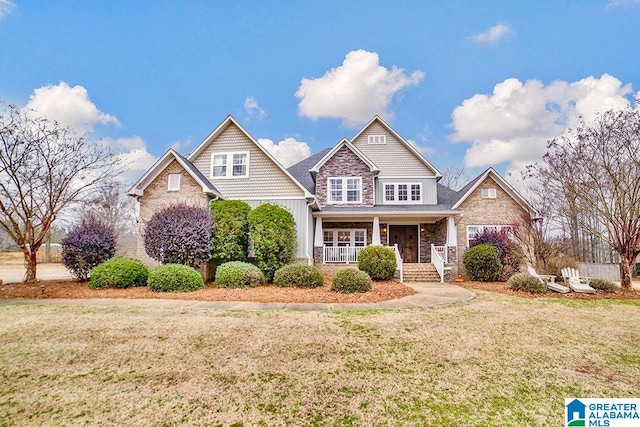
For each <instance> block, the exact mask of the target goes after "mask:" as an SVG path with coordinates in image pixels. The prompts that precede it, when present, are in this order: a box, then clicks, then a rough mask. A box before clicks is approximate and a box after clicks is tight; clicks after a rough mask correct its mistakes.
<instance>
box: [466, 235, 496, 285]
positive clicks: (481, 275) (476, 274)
mask: <svg viewBox="0 0 640 427" xmlns="http://www.w3.org/2000/svg"><path fill="white" fill-rule="evenodd" d="M462 263H463V264H464V268H465V270H466V272H467V275H468V276H469V279H471V280H478V281H480V282H493V281H495V280H497V279H498V277H499V276H500V267H501V264H500V255H499V254H498V250H497V249H496V248H495V247H494V246H493V245H490V244H488V243H482V244H480V245H478V246H474V247H472V248H470V249H468V250H467V251H466V252H465V253H464V255H463V256H462Z"/></svg>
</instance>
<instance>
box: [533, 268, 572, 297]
mask: <svg viewBox="0 0 640 427" xmlns="http://www.w3.org/2000/svg"><path fill="white" fill-rule="evenodd" d="M527 271H528V272H529V274H530V275H532V276H533V277H537V278H538V279H540V280H541V281H542V283H544V284H545V285H547V289H551V290H552V291H555V292H560V293H561V294H566V293H569V292H570V291H571V290H570V289H569V288H567V287H566V286H564V285H561V284H560V283H556V276H552V275H550V274H538V273H536V269H535V268H533V267H531V266H529V267H527Z"/></svg>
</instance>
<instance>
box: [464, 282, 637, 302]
mask: <svg viewBox="0 0 640 427" xmlns="http://www.w3.org/2000/svg"><path fill="white" fill-rule="evenodd" d="M456 285H460V286H462V287H464V288H467V289H472V290H480V291H487V292H496V293H500V294H505V295H512V296H518V297H522V298H573V299H599V298H604V299H640V291H631V292H622V291H621V290H618V291H616V292H603V291H597V292H596V293H595V294H577V293H575V292H569V293H568V294H561V293H558V292H553V291H547V292H545V293H542V294H534V293H531V292H524V291H516V290H513V289H511V288H510V287H509V285H507V283H506V282H461V283H456Z"/></svg>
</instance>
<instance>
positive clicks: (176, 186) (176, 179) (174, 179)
mask: <svg viewBox="0 0 640 427" xmlns="http://www.w3.org/2000/svg"><path fill="white" fill-rule="evenodd" d="M181 176H182V174H179V173H170V174H169V177H168V178H167V191H179V190H180V177H181Z"/></svg>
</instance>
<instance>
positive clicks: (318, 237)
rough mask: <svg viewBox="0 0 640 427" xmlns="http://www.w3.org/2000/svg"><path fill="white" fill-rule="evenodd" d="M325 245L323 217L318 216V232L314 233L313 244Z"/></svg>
mask: <svg viewBox="0 0 640 427" xmlns="http://www.w3.org/2000/svg"><path fill="white" fill-rule="evenodd" d="M323 245H324V233H323V232H322V218H320V217H317V218H316V232H315V234H314V239H313V246H314V247H316V248H317V247H322V246H323Z"/></svg>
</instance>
